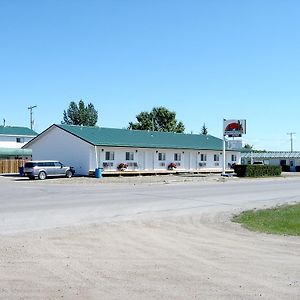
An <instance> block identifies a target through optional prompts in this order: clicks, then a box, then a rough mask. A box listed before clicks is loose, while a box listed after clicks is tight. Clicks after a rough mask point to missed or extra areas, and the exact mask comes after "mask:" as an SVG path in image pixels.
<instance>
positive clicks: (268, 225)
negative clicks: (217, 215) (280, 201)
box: [232, 203, 300, 236]
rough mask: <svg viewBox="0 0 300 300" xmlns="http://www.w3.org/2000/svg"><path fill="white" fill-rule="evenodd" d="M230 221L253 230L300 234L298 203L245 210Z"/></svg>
mask: <svg viewBox="0 0 300 300" xmlns="http://www.w3.org/2000/svg"><path fill="white" fill-rule="evenodd" d="M232 221H233V222H236V223H240V224H242V226H244V227H246V228H248V229H250V230H254V231H261V232H267V233H275V234H288V235H298V236H300V203H298V204H294V205H283V206H279V207H275V208H270V209H262V210H251V211H245V212H242V213H241V214H240V215H238V216H235V217H233V219H232Z"/></svg>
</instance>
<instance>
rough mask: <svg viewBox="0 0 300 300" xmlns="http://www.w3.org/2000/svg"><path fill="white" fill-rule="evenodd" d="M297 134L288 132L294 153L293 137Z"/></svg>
mask: <svg viewBox="0 0 300 300" xmlns="http://www.w3.org/2000/svg"><path fill="white" fill-rule="evenodd" d="M294 134H296V132H288V133H287V135H289V136H290V138H291V152H293V135H294Z"/></svg>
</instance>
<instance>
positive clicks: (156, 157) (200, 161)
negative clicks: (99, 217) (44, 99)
mask: <svg viewBox="0 0 300 300" xmlns="http://www.w3.org/2000/svg"><path fill="white" fill-rule="evenodd" d="M23 148H24V149H31V150H32V159H33V160H59V161H61V162H63V163H64V164H66V165H70V166H72V167H74V168H75V172H76V175H84V176H87V175H90V174H91V173H94V172H95V169H97V168H101V170H102V173H103V175H109V174H120V172H124V174H125V173H130V174H134V173H137V174H143V173H145V174H146V173H147V174H148V173H149V174H151V173H155V174H157V173H172V172H194V173H201V172H208V173H209V172H222V169H223V140H222V139H219V138H216V137H214V136H211V135H202V134H183V133H171V132H157V131H146V130H145V131H144V130H128V129H116V128H103V127H97V126H75V125H61V124H53V125H52V126H50V127H49V128H47V129H46V130H45V131H43V132H42V133H41V134H39V135H38V136H37V137H35V138H34V139H32V140H31V141H29V142H28V143H27V144H26V145H24V146H23ZM225 153H226V154H225V155H226V160H225V166H226V168H227V169H228V170H229V169H230V168H231V165H232V164H238V163H240V152H239V151H238V150H233V149H227V150H226V152H225Z"/></svg>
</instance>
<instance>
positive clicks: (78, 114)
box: [61, 100, 98, 126]
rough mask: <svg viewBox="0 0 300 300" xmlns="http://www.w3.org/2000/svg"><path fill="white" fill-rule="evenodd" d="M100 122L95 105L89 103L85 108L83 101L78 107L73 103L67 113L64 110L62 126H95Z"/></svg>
mask: <svg viewBox="0 0 300 300" xmlns="http://www.w3.org/2000/svg"><path fill="white" fill-rule="evenodd" d="M97 120H98V112H97V111H96V110H95V108H94V105H93V104H92V103H89V104H88V105H87V106H85V104H84V102H83V101H82V100H80V101H79V103H78V105H77V104H76V103H75V102H74V101H72V102H70V105H69V108H68V109H67V111H65V110H64V115H63V121H62V122H61V123H62V124H68V125H84V126H95V125H96V123H97Z"/></svg>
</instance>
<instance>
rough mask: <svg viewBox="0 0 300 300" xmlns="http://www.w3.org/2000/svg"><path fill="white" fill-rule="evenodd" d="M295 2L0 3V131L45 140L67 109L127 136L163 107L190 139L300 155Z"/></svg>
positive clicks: (299, 41) (299, 29) (299, 25)
mask: <svg viewBox="0 0 300 300" xmlns="http://www.w3.org/2000/svg"><path fill="white" fill-rule="evenodd" d="M299 11H300V1H299V0H251V1H247V0H245V1H240V0H236V1H235V0H226V1H224V0H209V1H208V0H195V1H194V0H184V1H182V0H181V1H179V0H151V1H146V0H142V1H141V0H110V1H102V0H48V1H47V0H45V1H40V0H35V1H34V0H26V1H23V0H0V40H1V47H0V103H1V114H0V124H1V125H2V124H3V119H5V122H6V125H7V126H27V127H30V114H29V110H28V107H29V106H34V105H36V106H37V107H36V108H34V109H33V118H34V121H35V124H34V130H36V131H37V132H42V131H43V130H45V129H46V128H47V127H49V126H51V125H52V124H54V123H60V122H61V121H62V118H63V111H64V110H66V109H67V108H68V106H69V104H70V102H71V101H75V102H77V103H78V102H79V100H80V99H82V100H83V101H84V102H85V103H86V104H88V103H92V104H93V105H94V106H95V108H96V110H97V111H98V114H99V118H98V123H97V125H98V126H101V127H113V128H126V127H127V126H128V123H129V122H130V121H136V118H135V117H136V115H137V114H139V113H140V112H141V111H150V110H152V108H153V107H156V106H164V107H166V108H168V109H169V110H171V111H175V112H176V117H177V120H179V121H182V122H183V123H184V125H185V128H186V130H185V132H186V133H199V132H200V131H201V128H202V126H203V124H204V123H205V125H206V127H207V129H208V133H209V134H211V135H214V136H216V137H220V138H222V127H223V119H224V118H225V119H246V120H247V133H246V134H245V135H244V136H243V143H244V144H250V145H252V146H253V147H254V148H255V149H260V150H270V151H271V150H274V151H279V150H281V151H289V150H290V135H288V134H287V133H290V132H293V133H295V134H293V135H292V136H293V150H299V151H300V128H299V127H300V122H299V116H300V96H299V95H300V60H299V57H300V34H299V33H300V18H299Z"/></svg>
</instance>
